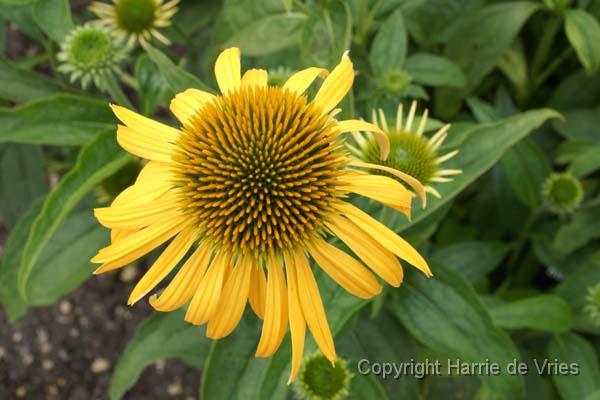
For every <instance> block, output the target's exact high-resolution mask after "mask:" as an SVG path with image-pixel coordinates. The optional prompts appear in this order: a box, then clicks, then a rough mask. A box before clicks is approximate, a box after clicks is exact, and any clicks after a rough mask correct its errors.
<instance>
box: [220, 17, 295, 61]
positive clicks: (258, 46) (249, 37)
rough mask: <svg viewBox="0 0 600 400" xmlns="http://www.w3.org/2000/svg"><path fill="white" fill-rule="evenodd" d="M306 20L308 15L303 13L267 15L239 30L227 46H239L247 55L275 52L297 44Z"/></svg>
mask: <svg viewBox="0 0 600 400" xmlns="http://www.w3.org/2000/svg"><path fill="white" fill-rule="evenodd" d="M305 22H306V16H305V15H304V14H301V13H291V12H288V13H281V14H270V15H265V16H263V17H261V18H259V19H257V20H256V21H253V22H252V23H250V24H248V25H246V26H245V27H243V28H242V29H240V30H239V31H237V32H236V33H235V34H234V35H233V36H232V37H230V38H229V40H228V41H227V43H226V46H239V47H240V49H241V51H242V53H243V54H244V55H247V56H262V55H265V54H270V53H274V52H276V51H279V50H283V49H285V48H288V47H291V46H294V45H296V44H297V43H298V42H299V40H300V34H301V32H302V26H303V24H304V23H305ZM273 37H276V38H278V39H277V40H273Z"/></svg>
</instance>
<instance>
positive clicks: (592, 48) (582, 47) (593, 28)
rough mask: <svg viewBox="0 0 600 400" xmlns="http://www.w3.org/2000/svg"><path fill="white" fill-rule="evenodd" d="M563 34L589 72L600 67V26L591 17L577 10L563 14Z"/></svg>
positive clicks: (572, 9)
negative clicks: (564, 33)
mask: <svg viewBox="0 0 600 400" xmlns="http://www.w3.org/2000/svg"><path fill="white" fill-rule="evenodd" d="M565 32H566V34H567V38H568V39H569V42H571V46H573V48H574V49H575V52H576V53H577V57H579V61H581V64H582V65H583V66H584V67H585V69H586V70H587V71H588V72H590V73H593V72H596V71H597V70H598V68H599V67H600V24H599V23H598V21H597V20H596V18H594V16H593V15H591V14H589V13H587V12H586V11H584V10H581V9H578V8H571V9H569V10H567V11H566V12H565Z"/></svg>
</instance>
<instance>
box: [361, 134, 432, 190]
mask: <svg viewBox="0 0 600 400" xmlns="http://www.w3.org/2000/svg"><path fill="white" fill-rule="evenodd" d="M388 136H389V138H390V155H389V157H388V158H387V159H386V160H385V161H381V157H380V152H379V146H378V145H377V142H375V140H370V141H369V143H368V145H367V147H366V149H365V159H366V161H367V162H370V163H373V164H383V165H385V166H387V167H391V168H394V169H397V170H399V171H402V172H404V173H406V174H409V175H411V176H412V177H413V178H416V179H417V180H418V181H419V182H421V183H422V184H423V185H426V184H428V183H430V181H431V178H433V177H434V176H435V174H436V172H437V170H438V166H437V162H436V153H435V151H434V150H433V149H432V148H431V147H430V146H429V144H428V143H427V140H426V139H425V138H424V137H422V136H419V135H416V134H415V133H414V132H406V131H391V132H389V133H388ZM371 172H372V173H374V174H381V175H386V176H390V177H392V178H394V176H392V175H390V174H388V173H386V172H381V171H378V170H373V171H371ZM403 184H404V183H403Z"/></svg>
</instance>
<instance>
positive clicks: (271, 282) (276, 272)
mask: <svg viewBox="0 0 600 400" xmlns="http://www.w3.org/2000/svg"><path fill="white" fill-rule="evenodd" d="M268 268H269V279H268V281H267V298H266V306H265V319H264V322H263V326H262V333H261V336H260V342H259V343H258V348H257V349H256V356H257V357H270V356H272V355H273V353H275V351H277V349H278V348H279V345H280V344H281V341H282V340H283V337H284V335H285V331H286V329H287V324H288V309H287V307H288V305H287V288H286V285H285V276H284V274H283V263H282V260H281V259H280V258H279V257H277V258H273V259H272V260H270V262H269V266H268Z"/></svg>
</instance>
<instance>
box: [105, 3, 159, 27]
mask: <svg viewBox="0 0 600 400" xmlns="http://www.w3.org/2000/svg"><path fill="white" fill-rule="evenodd" d="M115 11H116V17H117V24H118V25H119V26H120V27H121V28H122V29H124V30H126V31H127V32H130V33H142V32H144V31H147V30H149V29H152V27H154V21H155V19H156V11H157V5H156V2H155V0H119V1H118V2H117V5H116V10H115Z"/></svg>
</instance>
